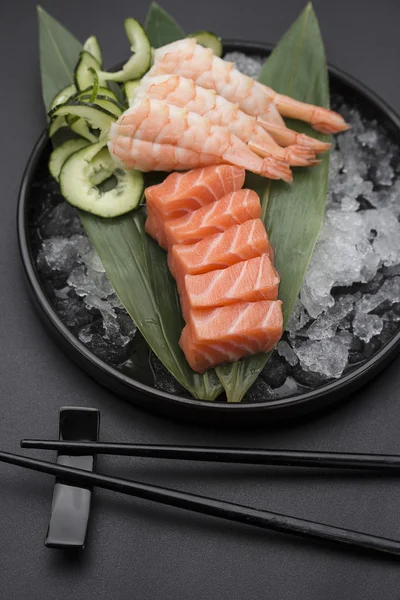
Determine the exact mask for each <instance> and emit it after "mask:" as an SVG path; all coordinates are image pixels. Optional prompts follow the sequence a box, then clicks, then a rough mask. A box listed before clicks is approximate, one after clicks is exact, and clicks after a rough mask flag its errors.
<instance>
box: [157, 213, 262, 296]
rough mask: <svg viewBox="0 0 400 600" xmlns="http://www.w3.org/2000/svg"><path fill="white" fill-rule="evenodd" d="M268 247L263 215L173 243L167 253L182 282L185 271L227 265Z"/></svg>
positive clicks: (192, 272)
mask: <svg viewBox="0 0 400 600" xmlns="http://www.w3.org/2000/svg"><path fill="white" fill-rule="evenodd" d="M268 251H269V241H268V236H267V232H266V231H265V227H264V225H263V223H262V221H261V220H260V219H252V220H250V221H246V222H245V223H242V224H241V225H233V226H232V227H230V228H229V229H227V230H226V231H224V232H223V233H215V234H214V235H209V236H208V237H206V238H204V239H203V240H201V241H200V242H197V243H196V244H189V245H186V244H177V245H175V246H173V247H172V249H171V250H170V252H169V253H168V265H169V269H170V271H171V273H172V275H173V276H174V277H175V279H176V281H177V283H178V286H179V285H180V283H181V281H182V279H183V277H184V276H185V275H198V274H200V273H207V272H208V271H214V270H215V269H224V268H225V267H230V266H231V265H234V264H235V263H238V262H240V261H243V260H248V259H249V258H254V257H256V256H261V254H265V253H268Z"/></svg>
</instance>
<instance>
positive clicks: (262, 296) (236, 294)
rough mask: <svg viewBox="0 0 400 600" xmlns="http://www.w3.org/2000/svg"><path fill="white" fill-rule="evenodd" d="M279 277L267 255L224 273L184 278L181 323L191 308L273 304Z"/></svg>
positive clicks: (239, 263) (224, 270)
mask: <svg viewBox="0 0 400 600" xmlns="http://www.w3.org/2000/svg"><path fill="white" fill-rule="evenodd" d="M279 281H280V280H279V275H278V273H277V272H276V270H275V269H274V267H273V265H272V262H271V259H270V257H269V256H268V254H262V255H261V256H257V257H256V258H251V259H250V260H245V261H241V262H238V263H236V264H234V265H232V266H231V267H227V268H226V269H217V270H216V271H209V272H208V273H203V274H202V275H186V276H185V277H184V279H183V282H182V284H181V288H182V290H181V306H182V314H183V316H184V319H185V321H187V320H188V318H189V311H190V310H192V309H194V308H211V307H216V306H225V305H228V304H235V302H256V301H258V300H277V299H278V286H279Z"/></svg>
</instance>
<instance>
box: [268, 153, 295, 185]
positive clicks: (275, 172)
mask: <svg viewBox="0 0 400 600" xmlns="http://www.w3.org/2000/svg"><path fill="white" fill-rule="evenodd" d="M260 175H262V176H263V177H268V178H269V179H282V180H283V181H286V183H292V181H293V174H292V171H291V170H290V167H289V165H288V164H287V163H286V162H284V161H283V160H276V158H271V157H269V156H267V157H266V158H264V159H263V164H262V169H261V171H260Z"/></svg>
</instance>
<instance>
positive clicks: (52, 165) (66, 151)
mask: <svg viewBox="0 0 400 600" xmlns="http://www.w3.org/2000/svg"><path fill="white" fill-rule="evenodd" d="M89 143H90V142H88V141H87V140H84V139H74V140H68V141H67V142H64V143H63V144H61V146H58V147H57V148H56V149H55V150H53V152H52V153H51V155H50V159H49V171H50V173H51V174H52V175H53V177H54V179H56V180H57V181H59V177H60V172H61V169H62V166H63V164H64V163H65V161H66V160H67V159H68V158H69V157H70V156H71V155H72V154H74V153H75V152H77V151H78V150H81V149H82V148H85V147H86V146H88V145H89Z"/></svg>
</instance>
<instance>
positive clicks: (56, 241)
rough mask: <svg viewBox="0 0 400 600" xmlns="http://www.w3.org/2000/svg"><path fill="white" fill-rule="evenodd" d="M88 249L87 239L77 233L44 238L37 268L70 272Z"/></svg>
mask: <svg viewBox="0 0 400 600" xmlns="http://www.w3.org/2000/svg"><path fill="white" fill-rule="evenodd" d="M89 249H90V242H89V239H88V238H87V237H86V236H83V235H79V234H75V235H72V236H71V237H69V238H65V237H53V238H50V239H48V240H44V241H43V244H42V247H41V249H40V251H39V254H38V259H37V260H38V265H39V268H44V269H45V270H47V271H49V270H50V271H58V272H61V273H70V272H71V271H72V269H73V268H74V267H75V266H76V264H77V263H78V262H79V260H80V258H81V257H82V256H83V255H84V254H86V253H87V252H88V250H89Z"/></svg>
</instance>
